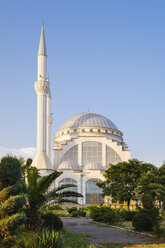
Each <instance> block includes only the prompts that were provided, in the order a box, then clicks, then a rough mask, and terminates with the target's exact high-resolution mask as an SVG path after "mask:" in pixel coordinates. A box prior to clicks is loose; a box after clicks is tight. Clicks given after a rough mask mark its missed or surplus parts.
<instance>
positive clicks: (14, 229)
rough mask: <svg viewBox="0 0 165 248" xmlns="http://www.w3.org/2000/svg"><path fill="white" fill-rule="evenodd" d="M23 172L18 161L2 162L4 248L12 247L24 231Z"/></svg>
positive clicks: (0, 215) (0, 225)
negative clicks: (18, 235) (17, 236)
mask: <svg viewBox="0 0 165 248" xmlns="http://www.w3.org/2000/svg"><path fill="white" fill-rule="evenodd" d="M21 177H22V170H21V166H20V162H19V160H18V159H16V158H13V157H10V156H7V157H3V158H2V160H1V162H0V203H1V205H0V235H1V236H2V238H3V247H7V248H8V247H12V245H13V244H14V243H15V240H16V235H17V234H18V233H19V232H20V231H21V230H22V229H23V227H24V223H25V220H26V215H25V213H24V211H23V206H24V205H25V202H26V200H25V196H24V194H22V183H21Z"/></svg>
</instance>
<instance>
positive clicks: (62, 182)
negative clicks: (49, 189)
mask: <svg viewBox="0 0 165 248" xmlns="http://www.w3.org/2000/svg"><path fill="white" fill-rule="evenodd" d="M64 184H74V185H76V187H70V188H67V189H64V191H68V190H69V191H74V192H77V190H78V189H77V181H76V180H74V179H72V178H64V179H62V180H61V181H59V183H58V187H60V186H62V185H64ZM66 199H68V200H73V201H77V198H76V197H67V198H66Z"/></svg>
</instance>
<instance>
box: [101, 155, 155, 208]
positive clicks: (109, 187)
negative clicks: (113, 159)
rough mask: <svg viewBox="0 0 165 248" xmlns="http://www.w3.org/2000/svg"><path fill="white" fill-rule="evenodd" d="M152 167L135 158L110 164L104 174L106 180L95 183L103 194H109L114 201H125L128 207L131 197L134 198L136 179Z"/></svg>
mask: <svg viewBox="0 0 165 248" xmlns="http://www.w3.org/2000/svg"><path fill="white" fill-rule="evenodd" d="M152 168H154V166H153V165H151V164H148V163H142V162H140V161H138V160H136V159H133V160H129V161H128V162H119V163H118V164H116V165H114V164H110V165H109V168H108V170H106V171H105V174H104V176H105V179H106V180H105V181H104V182H102V183H98V184H97V185H98V186H99V187H100V188H102V190H103V195H104V196H111V197H112V198H113V200H114V201H116V200H118V201H119V202H123V201H126V202H127V206H128V209H129V206H130V201H131V199H134V200H135V199H136V191H135V189H136V187H137V183H138V180H139V179H140V178H141V176H142V175H143V174H145V173H146V172H147V171H150V170H151V169H152Z"/></svg>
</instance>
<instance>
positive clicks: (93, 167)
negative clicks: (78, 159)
mask: <svg viewBox="0 0 165 248" xmlns="http://www.w3.org/2000/svg"><path fill="white" fill-rule="evenodd" d="M83 170H84V171H86V170H104V168H103V166H102V165H101V164H100V163H98V162H95V161H90V162H88V163H87V164H85V165H84V169H83Z"/></svg>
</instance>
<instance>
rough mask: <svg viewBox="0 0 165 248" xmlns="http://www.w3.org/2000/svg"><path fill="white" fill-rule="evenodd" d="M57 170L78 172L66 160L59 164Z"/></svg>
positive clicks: (76, 167) (74, 166)
mask: <svg viewBox="0 0 165 248" xmlns="http://www.w3.org/2000/svg"><path fill="white" fill-rule="evenodd" d="M58 170H80V167H79V166H76V165H75V164H74V163H73V162H72V161H71V160H66V161H63V162H61V163H60V165H59V166H58Z"/></svg>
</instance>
